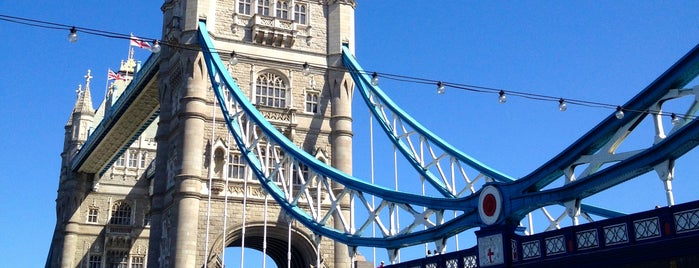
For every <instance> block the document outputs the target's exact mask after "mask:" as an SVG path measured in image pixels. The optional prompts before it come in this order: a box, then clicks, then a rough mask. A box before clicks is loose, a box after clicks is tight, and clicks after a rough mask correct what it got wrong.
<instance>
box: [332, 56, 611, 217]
mask: <svg viewBox="0 0 699 268" xmlns="http://www.w3.org/2000/svg"><path fill="white" fill-rule="evenodd" d="M342 52H343V53H342V59H343V63H344V65H345V67H346V68H347V69H348V71H349V73H350V75H351V76H352V78H353V79H354V81H355V83H356V84H357V89H358V90H359V92H360V93H361V95H362V98H363V100H364V102H365V104H366V105H367V107H368V108H369V110H370V111H371V113H372V114H373V115H374V116H375V117H376V118H377V121H378V123H379V125H380V126H381V128H382V129H383V131H384V133H385V134H386V136H387V137H388V139H389V140H390V141H391V142H392V143H393V144H394V145H395V146H396V147H397V148H399V149H400V152H401V153H402V154H403V156H404V157H405V158H406V159H408V161H409V162H410V164H411V165H412V166H413V168H414V169H415V170H416V171H417V172H418V173H420V174H421V175H422V176H424V177H425V178H427V180H428V181H429V182H430V183H431V184H432V185H434V186H435V187H436V188H437V189H438V190H440V191H441V192H442V193H443V194H444V195H445V196H446V197H454V196H453V195H451V193H449V192H448V189H446V188H444V185H443V184H442V183H441V182H440V181H439V180H438V179H437V178H436V177H435V175H434V174H432V172H430V171H429V170H428V169H426V168H425V167H423V165H422V164H421V163H420V161H418V160H417V159H415V157H414V156H413V155H412V154H411V153H410V150H409V148H408V145H406V144H405V143H404V142H403V141H402V140H401V139H400V137H398V136H397V135H396V133H395V131H394V130H393V129H392V127H391V126H390V123H389V122H387V121H386V118H384V116H383V115H382V113H381V112H380V111H379V107H377V105H374V104H373V103H372V96H375V97H376V98H378V99H380V101H381V102H382V104H383V106H385V107H387V108H389V109H390V110H391V111H393V112H394V113H395V114H397V115H398V117H399V118H400V119H401V120H402V121H404V122H406V123H408V124H409V125H410V126H411V127H412V128H413V129H414V131H416V132H418V133H419V134H420V135H422V136H423V137H425V138H426V139H427V140H428V141H430V143H431V144H433V145H436V146H438V147H439V148H440V149H442V150H443V151H445V152H447V153H448V154H449V155H451V156H453V157H455V158H456V159H458V160H459V161H461V162H463V163H466V164H467V165H469V166H470V167H472V168H474V169H475V170H477V171H479V172H481V173H483V174H485V175H486V176H489V177H490V178H492V179H493V180H494V181H496V182H500V183H508V182H513V181H515V179H514V178H513V177H510V176H508V175H506V174H504V173H502V172H500V171H497V170H495V169H493V168H491V167H489V166H487V165H485V164H483V163H481V162H479V161H478V160H476V159H474V158H473V157H471V156H469V155H467V154H466V153H464V152H462V151H460V150H459V149H457V148H455V147H453V146H452V145H450V144H449V143H447V142H446V141H444V140H443V139H441V138H440V137H439V136H437V135H435V134H434V133H432V132H431V131H430V130H429V129H427V128H425V127H424V126H422V124H420V123H419V122H417V120H415V119H414V118H412V117H411V116H410V115H409V114H408V113H406V112H405V111H403V110H402V109H401V108H400V107H399V106H398V105H397V104H395V103H394V102H393V101H392V100H391V99H390V98H389V97H388V96H387V95H386V94H385V93H384V92H383V91H382V90H381V88H379V87H378V86H376V85H373V84H371V77H370V76H369V74H368V73H367V72H366V71H364V69H363V68H362V67H361V66H360V65H359V63H358V62H357V60H356V59H355V58H354V56H353V55H352V54H351V51H350V50H349V48H348V47H347V46H343V51H342ZM383 106H382V107H383ZM559 176H560V175H559ZM509 189H510V188H509V187H505V189H504V191H511V190H509ZM445 192H446V193H445ZM512 192H514V191H512ZM552 204H562V201H555V202H552ZM581 210H582V211H583V212H586V213H590V214H594V215H598V216H602V217H606V218H610V217H618V216H620V215H624V214H623V213H620V212H616V211H612V210H608V209H604V208H600V207H595V206H591V205H585V204H583V205H582V208H581ZM527 212H529V211H527ZM517 216H518V217H519V216H521V215H517Z"/></svg>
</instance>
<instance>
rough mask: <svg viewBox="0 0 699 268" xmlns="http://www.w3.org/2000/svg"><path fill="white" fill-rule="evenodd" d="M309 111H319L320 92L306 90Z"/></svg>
mask: <svg viewBox="0 0 699 268" xmlns="http://www.w3.org/2000/svg"><path fill="white" fill-rule="evenodd" d="M305 111H306V112H307V113H314V114H316V113H318V93H317V92H306V110H305Z"/></svg>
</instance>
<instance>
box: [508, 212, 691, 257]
mask: <svg viewBox="0 0 699 268" xmlns="http://www.w3.org/2000/svg"><path fill="white" fill-rule="evenodd" d="M698 234H699V201H694V202H689V203H684V204H680V205H676V206H671V207H657V208H655V209H653V210H649V211H645V212H640V213H636V214H630V215H627V216H624V217H618V218H612V219H606V220H601V221H597V222H593V223H588V224H583V225H578V226H571V227H567V228H562V229H560V230H556V231H549V232H544V233H540V234H537V235H531V236H515V237H514V238H513V240H514V241H516V244H517V248H516V250H517V251H516V252H518V253H519V254H513V257H515V258H513V261H515V262H533V261H541V260H545V259H551V258H559V257H565V256H570V255H573V254H585V253H588V252H592V251H597V250H607V249H614V248H621V247H633V246H639V245H641V244H652V243H657V242H659V241H663V240H669V239H673V238H677V237H681V236H684V235H698Z"/></svg>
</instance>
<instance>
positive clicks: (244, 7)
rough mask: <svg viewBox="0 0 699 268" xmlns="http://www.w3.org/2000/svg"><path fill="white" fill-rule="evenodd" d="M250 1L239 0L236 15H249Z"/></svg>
mask: <svg viewBox="0 0 699 268" xmlns="http://www.w3.org/2000/svg"><path fill="white" fill-rule="evenodd" d="M251 1H252V0H240V2H238V13H242V14H246V15H250V7H251V6H252V3H251Z"/></svg>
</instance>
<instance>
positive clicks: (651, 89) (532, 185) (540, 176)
mask: <svg viewBox="0 0 699 268" xmlns="http://www.w3.org/2000/svg"><path fill="white" fill-rule="evenodd" d="M697 75H699V45H697V46H695V47H694V48H692V50H690V51H689V52H688V53H687V54H686V55H684V56H683V57H682V58H681V59H680V60H679V61H677V62H676V63H675V64H674V65H673V66H672V67H670V68H669V69H668V70H666V71H665V72H664V73H663V74H662V75H661V76H660V77H658V78H657V79H655V81H653V82H652V83H651V84H650V85H648V86H647V87H646V88H645V89H644V90H643V91H641V92H640V93H639V94H638V95H636V96H635V97H633V98H632V99H631V100H629V101H628V102H627V103H626V104H624V105H623V106H622V107H623V108H624V111H625V112H626V113H627V116H625V117H624V118H622V119H617V118H616V117H615V116H614V115H609V116H608V117H607V118H606V119H605V120H604V121H602V122H601V123H599V124H598V125H597V126H595V127H594V128H593V129H591V130H590V131H588V132H587V133H586V134H585V135H584V136H583V137H581V138H580V139H578V140H577V141H576V142H574V143H573V144H571V145H570V146H568V148H566V149H565V150H563V151H562V152H561V153H559V154H558V155H557V156H555V157H554V158H553V159H551V160H549V161H548V162H547V163H546V164H544V165H542V166H541V167H540V168H538V169H537V170H535V171H534V172H532V173H530V174H529V175H526V176H524V177H522V178H521V179H520V181H521V182H520V183H521V186H520V187H522V191H527V192H533V191H537V190H540V189H542V188H544V187H545V186H546V185H548V184H549V183H551V182H552V181H554V180H555V179H556V178H558V177H560V176H562V175H563V169H565V167H567V166H570V165H571V164H572V163H573V162H574V161H575V160H576V159H578V158H579V157H580V156H581V155H589V154H592V153H594V152H596V151H597V150H599V149H600V147H601V146H602V145H603V144H605V143H606V142H607V141H609V140H610V139H611V138H612V136H613V135H614V133H615V132H616V131H617V130H618V129H620V128H621V127H622V126H623V125H625V124H627V123H629V122H631V121H632V120H634V118H636V117H635V116H634V115H638V112H634V111H646V112H645V113H644V114H642V115H641V116H642V117H643V116H646V115H647V112H649V109H650V107H651V105H653V104H654V103H656V102H657V101H658V100H660V98H662V97H663V96H664V95H665V94H666V93H667V91H668V90H670V89H675V88H682V87H683V86H685V85H687V83H689V82H691V80H692V79H694V78H695V77H697ZM627 111H628V112H627ZM640 119H642V118H639V119H638V120H639V121H640Z"/></svg>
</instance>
